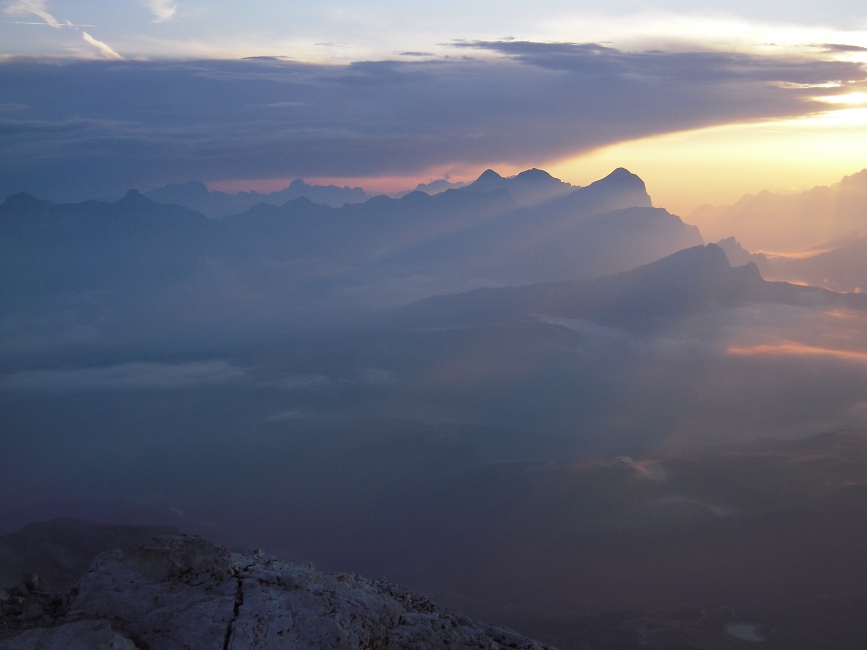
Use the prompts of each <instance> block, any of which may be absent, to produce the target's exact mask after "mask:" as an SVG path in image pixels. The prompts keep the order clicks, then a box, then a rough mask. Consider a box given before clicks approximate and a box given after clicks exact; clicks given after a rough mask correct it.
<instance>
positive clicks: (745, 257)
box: [716, 237, 773, 278]
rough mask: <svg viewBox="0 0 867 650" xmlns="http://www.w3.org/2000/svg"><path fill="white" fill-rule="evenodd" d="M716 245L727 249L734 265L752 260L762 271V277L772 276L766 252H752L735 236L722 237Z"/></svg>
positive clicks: (741, 264)
mask: <svg viewBox="0 0 867 650" xmlns="http://www.w3.org/2000/svg"><path fill="white" fill-rule="evenodd" d="M716 245H717V246H719V247H720V248H722V249H723V251H725V254H726V257H727V258H728V260H729V263H730V264H731V265H732V266H744V265H746V264H749V263H750V262H752V263H753V264H755V265H756V266H757V267H758V269H759V271H761V272H762V277H765V278H767V277H771V275H769V274H772V273H773V271H772V266H771V263H770V262H769V261H768V257H767V255H765V254H764V253H750V252H749V251H748V250H747V249H746V248H744V247H743V246H741V245H740V243H739V242H738V240H737V239H735V238H734V237H727V238H725V239H721V240H719V241H718V242H716Z"/></svg>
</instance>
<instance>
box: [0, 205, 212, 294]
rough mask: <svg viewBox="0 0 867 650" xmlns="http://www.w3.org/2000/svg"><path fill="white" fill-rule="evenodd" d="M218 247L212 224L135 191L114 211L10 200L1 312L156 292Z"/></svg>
mask: <svg viewBox="0 0 867 650" xmlns="http://www.w3.org/2000/svg"><path fill="white" fill-rule="evenodd" d="M222 245H223V237H222V229H221V226H220V224H219V223H218V222H216V221H213V220H211V219H208V218H207V217H205V216H204V215H202V214H200V213H198V212H195V211H193V210H190V209H189V208H185V207H182V206H179V205H162V204H160V203H156V202H154V201H151V200H150V199H148V198H147V197H145V196H143V195H141V194H139V193H138V192H137V191H135V190H130V191H129V192H127V194H126V195H125V196H124V197H123V198H121V199H120V200H118V201H115V202H113V203H102V202H98V201H85V202H83V203H67V204H57V203H53V202H51V201H42V200H39V199H37V198H34V197H32V196H30V195H28V194H15V195H13V196H10V197H8V198H7V199H6V201H5V202H3V203H2V204H0V269H2V276H3V278H4V281H3V283H2V287H0V296H2V297H3V302H4V311H5V310H9V309H11V308H12V306H13V305H14V304H19V303H21V302H22V301H33V300H38V299H40V298H41V297H44V296H46V295H57V294H68V293H80V292H84V291H94V290H104V289H107V288H112V287H113V288H117V289H120V288H123V289H124V290H125V291H128V290H130V289H132V288H139V289H140V288H142V287H144V286H155V285H160V284H164V283H166V282H169V281H177V280H179V279H181V278H184V277H188V276H189V275H190V274H191V273H192V272H193V270H194V268H195V267H196V265H197V262H196V260H197V259H199V258H202V257H214V256H218V255H220V254H221V251H222V250H223V248H222Z"/></svg>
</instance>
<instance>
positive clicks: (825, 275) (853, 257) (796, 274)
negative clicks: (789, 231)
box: [769, 237, 867, 293]
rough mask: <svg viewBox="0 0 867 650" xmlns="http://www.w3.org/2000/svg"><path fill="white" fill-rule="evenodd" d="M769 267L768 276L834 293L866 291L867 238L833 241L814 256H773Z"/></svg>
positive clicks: (808, 253)
mask: <svg viewBox="0 0 867 650" xmlns="http://www.w3.org/2000/svg"><path fill="white" fill-rule="evenodd" d="M832 246H833V248H831V247H832ZM822 248H824V249H826V250H822ZM827 248H831V250H827ZM770 264H771V270H770V271H769V272H770V273H771V277H775V278H778V279H785V280H789V281H791V282H799V283H803V284H810V285H813V286H817V287H824V288H826V289H831V290H833V291H853V292H859V293H860V292H867V238H864V237H861V238H851V239H848V240H846V241H842V242H834V243H833V244H829V245H827V246H823V247H820V249H819V250H818V251H815V254H810V252H809V251H808V252H805V253H804V254H802V255H796V256H792V257H775V258H772V259H771V260H770Z"/></svg>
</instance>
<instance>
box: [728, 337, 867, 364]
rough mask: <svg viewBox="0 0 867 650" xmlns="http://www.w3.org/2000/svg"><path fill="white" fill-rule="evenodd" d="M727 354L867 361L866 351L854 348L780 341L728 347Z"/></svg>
mask: <svg viewBox="0 0 867 650" xmlns="http://www.w3.org/2000/svg"><path fill="white" fill-rule="evenodd" d="M726 352H728V354H732V355H738V356H772V357H790V356H798V357H833V358H835V359H843V360H845V361H858V362H860V363H867V353H865V352H858V351H855V350H836V349H833V348H824V347H814V346H811V345H804V344H802V343H795V342H789V343H780V344H767V345H753V346H749V347H730V348H728V349H727V350H726Z"/></svg>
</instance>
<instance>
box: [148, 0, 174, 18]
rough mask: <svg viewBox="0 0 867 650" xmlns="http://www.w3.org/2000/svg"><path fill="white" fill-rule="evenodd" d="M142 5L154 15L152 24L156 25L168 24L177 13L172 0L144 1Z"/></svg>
mask: <svg viewBox="0 0 867 650" xmlns="http://www.w3.org/2000/svg"><path fill="white" fill-rule="evenodd" d="M142 4H144V6H145V7H147V9H148V11H150V12H151V13H152V14H153V15H154V22H157V23H167V22H169V21H170V20H171V19H172V18H174V17H175V13H177V11H178V7H177V5H176V4H175V3H174V2H172V0H144V1H143V2H142Z"/></svg>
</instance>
